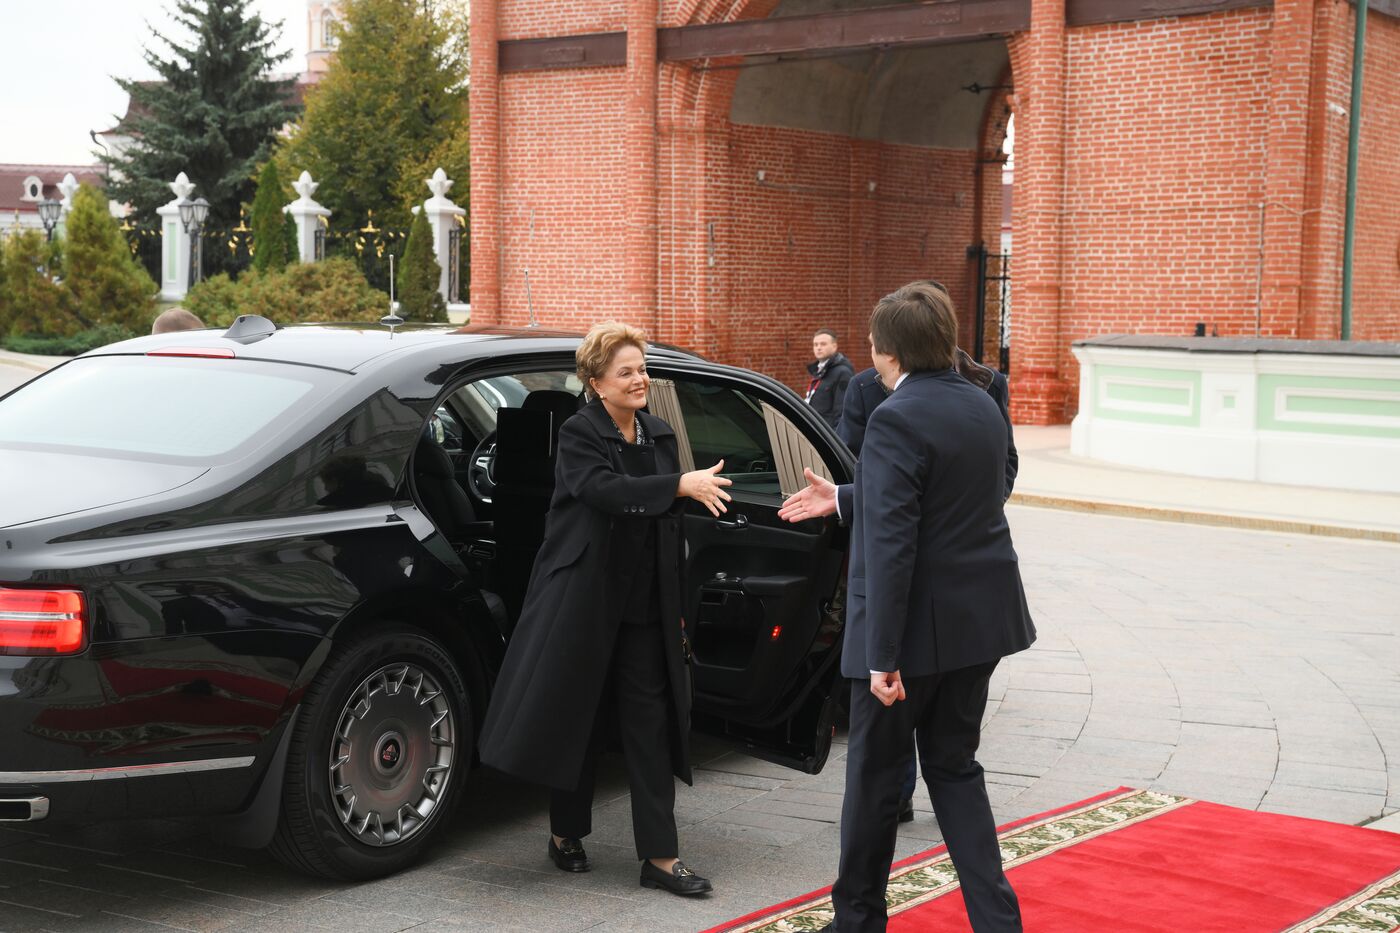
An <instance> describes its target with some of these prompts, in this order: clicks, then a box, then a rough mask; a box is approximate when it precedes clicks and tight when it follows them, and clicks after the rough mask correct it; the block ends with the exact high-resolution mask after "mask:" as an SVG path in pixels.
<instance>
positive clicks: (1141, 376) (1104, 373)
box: [1093, 366, 1201, 428]
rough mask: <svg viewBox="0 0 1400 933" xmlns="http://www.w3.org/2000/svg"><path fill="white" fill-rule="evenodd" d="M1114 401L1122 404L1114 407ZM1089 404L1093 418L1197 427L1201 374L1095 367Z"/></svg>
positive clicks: (1127, 367) (1142, 367)
mask: <svg viewBox="0 0 1400 933" xmlns="http://www.w3.org/2000/svg"><path fill="white" fill-rule="evenodd" d="M1143 383H1146V384H1143ZM1115 402H1123V403H1125V405H1124V406H1123V407H1118V406H1116V405H1114V404H1113V403H1115ZM1093 404H1094V412H1093V414H1094V417H1095V418H1107V419H1110V420H1113V421H1133V422H1137V423H1139V424H1164V425H1174V426H1179V427H1190V428H1197V427H1200V426H1201V374H1200V373H1199V372H1196V371H1194V370H1189V369H1155V368H1153V367H1150V366H1095V367H1094V395H1093ZM1133 404H1151V405H1169V406H1173V407H1175V408H1176V409H1178V410H1177V411H1138V410H1135V409H1133V408H1132V407H1131V406H1132V405H1133Z"/></svg>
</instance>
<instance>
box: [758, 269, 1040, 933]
mask: <svg viewBox="0 0 1400 933" xmlns="http://www.w3.org/2000/svg"><path fill="white" fill-rule="evenodd" d="M870 342H871V351H872V356H873V358H874V361H875V367H876V369H877V370H878V371H879V373H880V375H881V377H882V379H883V380H884V382H885V384H886V385H887V386H890V387H891V389H892V390H893V391H892V393H891V396H890V398H889V399H888V400H886V401H885V402H883V403H882V404H881V405H880V406H879V408H878V409H876V411H875V412H874V414H873V415H871V417H870V421H869V423H868V425H867V427H866V435H865V439H864V443H863V445H862V447H861V456H860V459H859V461H858V462H857V464H856V474H855V482H854V483H853V484H851V485H846V486H841V487H837V486H835V485H833V484H832V483H830V482H829V481H827V480H824V479H821V478H820V477H818V476H816V475H815V474H813V473H811V472H810V471H808V472H807V480H808V483H809V485H808V487H807V488H806V489H804V490H802V491H801V492H799V493H797V494H796V495H794V496H792V497H791V498H789V499H788V500H787V502H785V503H784V504H783V508H782V510H781V511H780V513H779V514H780V515H781V516H782V517H783V518H784V519H786V520H788V521H794V522H797V521H805V520H808V519H811V518H817V517H820V516H824V515H830V514H832V513H833V512H834V513H837V514H838V515H839V516H841V517H842V518H843V520H846V521H848V522H849V523H850V525H851V526H852V530H851V560H850V576H849V580H848V586H847V590H848V595H847V606H846V632H845V642H844V647H843V650H842V658H841V673H842V674H843V675H845V676H846V677H849V678H851V679H852V681H853V682H852V685H851V731H850V744H849V748H848V753H847V759H846V795H845V800H844V803H843V806H842V811H841V867H840V871H839V874H838V877H837V880H836V884H835V885H834V886H833V888H832V903H833V905H834V906H835V908H836V919H835V921H834V922H833V923H832V924H831V925H830V926H829V927H828V929H831V930H834V931H839V933H872V931H883V930H884V929H885V926H886V921H887V913H886V909H885V886H886V882H887V880H888V876H889V870H890V864H891V861H892V859H893V856H894V847H895V831H896V826H897V822H896V821H897V818H898V816H897V814H898V807H899V794H900V783H901V779H902V777H903V775H904V773H905V771H906V770H907V768H908V765H909V760H910V756H911V755H912V754H913V750H912V749H911V748H910V743H909V734H910V733H911V732H915V733H916V734H917V735H918V747H919V755H920V759H921V763H922V765H923V772H924V779H925V780H926V781H927V782H928V786H929V792H930V796H931V797H932V798H933V808H934V813H935V815H936V816H937V817H938V824H939V827H940V828H941V829H942V831H943V836H944V839H945V841H946V842H947V846H948V853H949V856H950V857H951V858H952V861H953V865H954V867H955V868H956V869H957V871H958V876H959V878H960V880H961V887H962V895H963V901H964V903H965V904H966V905H967V912H968V917H969V919H970V920H971V922H972V927H973V929H974V930H975V931H977V933H987V931H997V933H1001V931H1019V930H1020V929H1021V917H1020V907H1019V904H1018V902H1017V900H1016V895H1015V892H1014V891H1012V889H1011V885H1010V883H1009V882H1008V881H1007V880H1006V875H1005V873H1004V872H1003V870H1002V867H1001V852H1000V848H999V846H998V844H997V838H996V824H995V822H994V820H993V817H992V810H991V804H990V803H989V802H988V800H987V788H986V783H985V781H984V779H983V774H982V766H981V765H979V764H978V763H977V761H976V758H975V755H976V752H977V746H978V743H979V741H980V738H981V725H982V715H983V713H984V711H985V709H986V704H987V688H988V683H989V682H990V680H991V676H992V672H993V671H994V670H995V668H996V665H997V662H998V661H1000V659H1001V658H1003V657H1006V656H1007V655H1009V654H1014V653H1015V652H1017V651H1021V650H1023V649H1025V648H1027V647H1028V646H1029V645H1030V644H1031V642H1033V641H1034V640H1035V626H1034V624H1033V623H1032V622H1031V618H1030V611H1029V609H1028V608H1027V606H1026V598H1025V593H1024V590H1023V589H1022V586H1021V575H1020V571H1019V569H1018V567H1017V558H1016V552H1015V550H1014V549H1013V548H1012V546H1011V532H1010V529H1009V528H1008V526H1007V523H1006V515H1005V513H1004V511H1003V509H1002V502H1003V493H1004V491H1005V473H1006V448H1007V438H1006V425H1005V422H1004V421H1003V419H1002V417H1001V413H1000V412H999V411H998V410H997V406H996V403H995V402H993V401H992V399H991V398H990V397H989V396H988V395H987V393H986V392H984V391H982V390H981V389H979V388H977V387H976V386H974V385H972V384H971V383H969V382H968V381H967V380H965V379H963V378H962V377H961V376H959V375H958V374H957V373H956V372H955V371H954V369H953V364H954V362H955V359H956V351H957V318H956V317H955V316H954V314H953V309H952V304H951V302H950V300H949V298H948V296H947V294H946V293H944V292H942V291H940V290H938V289H934V288H932V287H930V286H929V285H927V284H924V283H914V284H912V285H906V286H905V287H904V288H902V289H900V290H899V291H897V292H895V293H894V294H892V295H887V296H886V297H885V298H882V299H881V300H880V302H879V304H877V305H876V306H875V311H874V312H873V313H872V314H871V316H870Z"/></svg>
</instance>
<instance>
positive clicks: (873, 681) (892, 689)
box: [870, 671, 904, 706]
mask: <svg viewBox="0 0 1400 933" xmlns="http://www.w3.org/2000/svg"><path fill="white" fill-rule="evenodd" d="M870 692H871V693H873V694H875V699H877V700H879V701H880V702H881V703H883V704H885V705H886V706H893V705H894V704H895V701H897V700H902V699H904V680H903V679H902V678H901V677H900V676H899V671H894V672H892V673H889V674H871V675H870Z"/></svg>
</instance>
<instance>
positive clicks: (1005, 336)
mask: <svg viewBox="0 0 1400 933" xmlns="http://www.w3.org/2000/svg"><path fill="white" fill-rule="evenodd" d="M968 252H969V253H971V254H972V255H973V257H974V258H976V260H977V317H976V321H975V323H974V328H975V332H976V338H975V340H974V342H973V353H972V355H973V358H974V359H976V360H977V361H978V362H979V363H985V362H986V358H987V342H988V341H987V337H988V336H990V335H989V328H988V321H989V320H994V321H996V327H995V330H994V333H995V339H996V366H997V369H999V370H1001V371H1002V372H1003V373H1009V372H1010V371H1011V253H1010V251H1007V252H1002V253H993V252H991V251H990V250H988V249H987V247H985V246H973V247H969V248H968Z"/></svg>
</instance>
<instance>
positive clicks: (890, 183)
mask: <svg viewBox="0 0 1400 933" xmlns="http://www.w3.org/2000/svg"><path fill="white" fill-rule="evenodd" d="M727 136H728V140H727V144H726V145H725V146H723V147H715V152H716V158H715V159H713V160H709V161H707V163H706V166H705V174H704V180H703V184H704V185H705V186H706V187H707V188H710V189H713V190H711V191H710V195H711V197H710V199H709V201H710V205H711V207H710V210H709V211H708V212H706V213H705V216H704V218H703V220H701V221H700V222H699V223H698V225H696V226H697V228H698V229H697V232H698V234H699V240H700V241H701V242H700V247H701V248H700V249H698V250H697V249H694V248H687V245H686V244H685V242H684V237H683V236H674V237H663V242H662V246H661V253H662V270H663V275H662V287H661V292H662V294H661V308H662V320H663V327H662V328H661V334H662V336H663V337H665V338H666V339H670V340H675V341H677V342H681V343H687V344H689V345H693V346H696V347H697V348H698V349H700V350H701V351H702V352H706V353H709V354H712V355H714V356H715V357H716V358H719V359H722V360H724V361H725V362H730V363H735V364H737V365H741V366H747V367H750V368H753V369H757V370H759V371H761V372H766V373H768V374H770V375H772V376H774V377H776V378H778V379H781V380H783V381H784V382H787V383H788V384H789V385H792V386H794V387H800V386H805V385H806V376H805V375H804V374H803V372H804V367H805V366H806V365H807V363H808V362H810V359H811V350H810V346H811V337H812V334H813V332H815V331H816V330H817V328H819V327H831V328H833V329H834V330H836V331H837V333H838V335H839V336H840V341H841V344H840V345H841V350H842V352H844V353H846V354H847V355H848V356H850V357H851V358H852V360H853V361H854V362H855V363H856V365H857V367H858V368H863V367H865V366H868V365H869V353H868V348H867V347H866V326H865V322H866V320H867V318H868V317H869V313H870V309H871V308H872V307H873V306H874V303H875V301H876V300H877V299H878V298H879V297H880V296H881V295H884V294H886V293H887V292H890V291H892V290H894V289H895V288H897V287H898V286H900V285H903V284H904V283H906V282H909V281H911V280H913V279H919V278H937V279H939V280H940V281H943V282H944V283H945V284H947V285H948V286H949V288H950V289H952V290H953V294H954V295H961V294H965V293H967V292H968V291H969V288H970V283H969V281H968V279H967V277H966V276H967V268H968V265H967V261H966V259H965V251H966V247H967V245H968V244H969V243H970V242H971V237H972V215H973V184H972V183H973V170H974V168H975V165H974V163H975V158H974V154H973V153H971V152H949V151H942V150H929V149H919V148H915V147H911V146H892V145H879V144H869V143H860V142H857V141H853V140H851V139H849V138H847V137H843V136H834V135H829V134H823V133H813V132H808V131H803V130H793V129H784V128H779V127H767V126H742V125H739V126H733V127H732V128H729V130H728V133H727ZM676 161H681V162H683V161H686V157H685V155H684V153H672V152H670V151H668V150H667V149H663V155H662V166H661V171H660V175H661V177H662V178H663V186H662V187H663V191H664V193H665V194H666V195H668V196H663V198H662V212H663V216H662V218H661V226H662V228H663V230H664V229H666V228H667V226H668V225H669V224H671V223H672V221H671V219H670V216H669V212H670V211H671V210H675V209H676V205H677V204H678V203H679V202H680V201H681V200H682V199H684V200H685V201H686V203H687V204H692V203H693V202H694V200H695V193H694V192H687V191H683V190H679V189H678V188H672V187H671V186H670V183H669V182H668V181H667V179H669V178H670V176H671V173H670V171H669V169H670V168H671V167H673V165H672V164H671V163H673V162H676ZM676 167H678V168H681V169H682V170H684V169H685V168H686V167H687V166H685V165H684V164H683V165H680V166H676ZM760 171H762V172H763V173H764V178H763V180H762V181H760V180H759V179H758V173H759V172H760ZM688 175H689V177H690V178H692V179H693V178H694V175H695V172H694V170H693V169H692V170H691V171H690V172H689V173H688ZM872 181H873V182H874V183H875V190H874V191H873V192H872V191H871V190H870V188H869V183H870V182H872ZM716 194H719V196H718V197H715V195H716ZM680 212H681V213H682V215H684V213H685V209H684V208H680ZM710 223H713V224H714V244H713V253H714V260H715V261H714V265H713V266H711V265H709V262H708V260H709V255H710V251H711V246H710V243H709V236H710V230H709V226H708V225H709V224H710ZM697 261H698V263H699V265H700V266H701V268H702V271H701V272H700V273H699V274H696V273H695V272H694V266H695V264H696V263H697ZM683 267H689V269H690V272H689V274H687V273H686V269H685V268H683ZM673 270H674V271H673ZM666 273H670V274H666ZM673 280H685V281H686V284H687V285H688V286H689V290H686V291H684V292H683V293H682V294H681V295H680V296H672V295H671V294H670V293H669V291H668V287H667V283H668V282H669V281H673ZM696 287H698V288H699V289H702V290H706V291H708V290H710V289H711V288H712V287H718V288H719V289H721V290H722V292H723V300H721V301H720V302H718V304H719V306H720V307H721V308H723V309H724V310H723V316H722V317H721V318H719V319H714V320H711V321H710V322H709V323H710V325H711V326H710V328H708V333H706V332H704V331H683V332H681V333H671V332H668V326H667V325H668V323H669V321H671V320H672V319H673V317H679V316H681V315H672V314H671V313H670V312H671V310H672V309H673V308H675V309H677V310H680V309H682V308H685V307H688V306H689V305H690V304H691V302H692V301H693V297H694V293H693V289H695V288H696ZM959 304H960V305H964V304H966V303H965V302H960V303H959ZM960 310H962V311H964V312H965V313H966V318H967V320H966V322H965V323H964V327H965V329H966V330H967V332H968V333H970V332H971V309H970V308H965V307H960Z"/></svg>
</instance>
